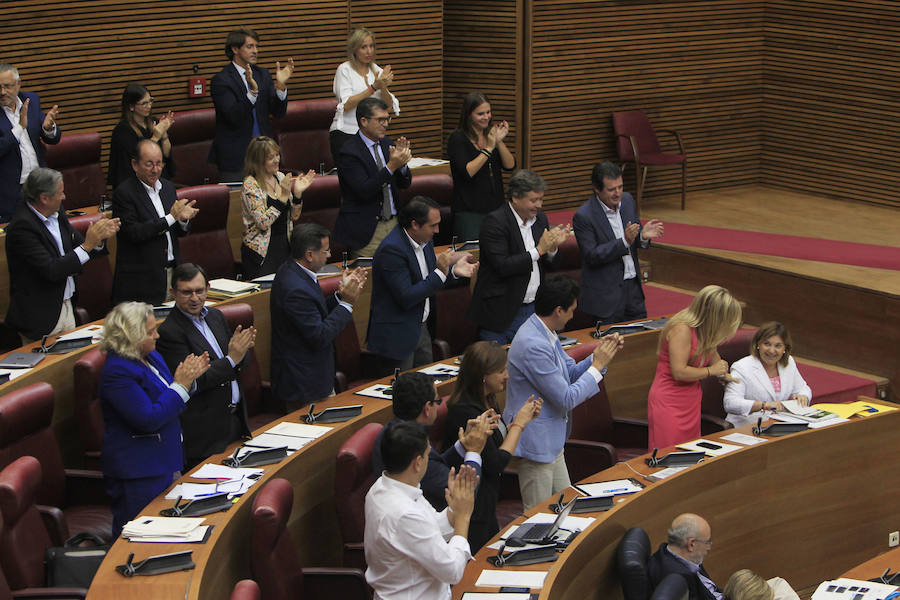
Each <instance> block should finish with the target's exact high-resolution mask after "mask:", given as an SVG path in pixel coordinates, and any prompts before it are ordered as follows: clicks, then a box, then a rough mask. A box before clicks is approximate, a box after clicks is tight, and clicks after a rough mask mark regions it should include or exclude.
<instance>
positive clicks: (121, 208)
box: [112, 139, 198, 305]
mask: <svg viewBox="0 0 900 600" xmlns="http://www.w3.org/2000/svg"><path fill="white" fill-rule="evenodd" d="M135 154H136V157H135V158H133V159H132V160H131V167H132V168H133V169H134V175H135V176H134V177H131V178H129V179H126V180H125V181H123V182H122V183H121V184H119V187H117V188H116V190H115V192H113V199H112V204H113V216H114V217H118V218H119V219H120V220H121V222H122V227H121V230H120V231H119V236H118V239H117V243H116V269H115V273H114V274H113V304H118V303H119V302H124V301H126V300H136V301H139V302H146V303H148V304H153V305H158V304H161V303H162V302H163V301H165V299H166V291H167V289H168V286H169V282H170V281H171V279H172V269H173V268H174V267H175V265H177V264H178V263H180V262H181V253H180V252H179V250H178V238H179V237H180V236H182V235H184V234H186V233H187V231H188V223H189V221H190V220H191V219H192V218H193V217H194V216H195V215H196V214H197V212H198V209H197V208H194V203H195V201H194V200H190V199H188V198H183V199H181V200H179V199H178V197H177V196H176V194H175V186H174V185H172V182H170V181H167V180H165V179H162V178H161V177H160V175H161V174H162V169H163V164H164V163H163V156H162V150H160V148H159V145H158V144H157V143H156V142H154V141H152V140H149V139H145V140H141V141H140V142H138V145H137V148H136V149H135Z"/></svg>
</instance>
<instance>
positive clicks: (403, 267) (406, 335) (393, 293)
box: [367, 225, 444, 360]
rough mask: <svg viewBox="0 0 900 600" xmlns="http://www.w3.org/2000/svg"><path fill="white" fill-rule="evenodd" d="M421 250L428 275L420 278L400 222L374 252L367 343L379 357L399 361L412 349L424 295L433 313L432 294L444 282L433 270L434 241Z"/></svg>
mask: <svg viewBox="0 0 900 600" xmlns="http://www.w3.org/2000/svg"><path fill="white" fill-rule="evenodd" d="M424 252H425V265H426V266H427V268H428V276H427V277H426V278H425V279H422V272H421V271H420V270H419V262H418V261H417V260H416V255H415V253H414V252H413V247H412V245H411V244H410V241H409V237H408V236H407V235H406V231H405V230H404V229H403V228H402V227H400V226H399V225H397V226H396V227H395V228H394V230H393V231H391V232H390V233H389V234H388V236H387V237H386V238H384V241H383V242H381V245H380V246H379V247H378V250H376V251H375V260H374V262H373V263H372V305H371V312H370V314H369V334H368V342H367V343H368V348H369V350H371V351H372V352H374V353H375V354H378V355H379V356H384V357H387V358H391V359H394V360H402V359H404V358H406V357H407V356H409V355H410V354H412V353H413V352H414V351H415V349H416V343H417V342H418V341H419V334H420V333H421V327H422V315H424V314H425V299H426V298H429V299H430V301H431V313H430V317H434V315H435V311H436V309H437V306H436V302H435V294H436V293H437V291H438V290H439V289H441V288H442V287H443V286H444V282H443V281H441V278H440V277H438V275H437V273H435V272H434V268H435V265H436V264H437V259H436V258H435V256H434V244H433V243H432V242H428V243H427V244H426V245H425V249H424ZM429 320H431V318H429Z"/></svg>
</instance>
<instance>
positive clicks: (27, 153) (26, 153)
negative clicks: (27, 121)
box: [3, 97, 56, 183]
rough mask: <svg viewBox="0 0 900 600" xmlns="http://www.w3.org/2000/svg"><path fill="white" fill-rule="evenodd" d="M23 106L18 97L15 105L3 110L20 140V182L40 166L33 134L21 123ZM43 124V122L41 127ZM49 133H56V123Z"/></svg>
mask: <svg viewBox="0 0 900 600" xmlns="http://www.w3.org/2000/svg"><path fill="white" fill-rule="evenodd" d="M23 106H24V103H23V102H22V99H21V98H18V97H17V98H16V105H15V107H13V108H9V107H7V106H4V107H3V112H4V113H6V118H7V119H9V122H10V124H11V125H12V134H13V137H15V138H16V140H17V141H18V142H19V154H21V155H22V174H21V176H20V177H19V183H25V180H26V179H27V178H28V174H29V173H31V172H32V171H34V170H35V169H36V168H38V166H39V165H38V158H37V153H36V152H35V150H34V146H33V145H32V144H31V136H29V135H28V131H27V130H25V129H22V125H20V124H19V118H20V116H21V114H22V107H23ZM43 126H44V125H43V123H41V127H43ZM47 134H48V135H51V136H53V135H56V125H54V126H53V129H51V130H50V131H48V132H47Z"/></svg>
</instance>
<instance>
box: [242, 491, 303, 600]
mask: <svg viewBox="0 0 900 600" xmlns="http://www.w3.org/2000/svg"><path fill="white" fill-rule="evenodd" d="M293 506H294V490H293V488H291V482H289V481H288V480H287V479H281V478H276V479H272V480H271V481H269V482H268V483H266V484H265V485H264V486H263V488H262V489H261V490H259V492H258V493H257V494H256V496H255V497H254V498H253V508H252V510H251V515H250V571H251V573H252V574H253V579H255V580H256V581H257V582H258V583H259V584H260V590H261V591H262V596H263V597H264V598H265V599H266V600H289V599H295V600H299V599H300V598H302V597H303V572H302V570H301V569H300V559H299V558H298V557H297V547H296V546H295V545H294V542H293V540H292V539H291V534H290V533H289V532H288V530H287V521H288V518H290V516H291V509H292V508H293Z"/></svg>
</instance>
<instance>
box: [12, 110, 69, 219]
mask: <svg viewBox="0 0 900 600" xmlns="http://www.w3.org/2000/svg"><path fill="white" fill-rule="evenodd" d="M19 99H20V100H22V102H23V103H24V102H25V100H26V99H31V104H29V105H28V137H30V138H31V145H32V146H34V153H35V154H36V155H37V160H38V166H41V167H46V166H47V160H46V159H45V158H44V144H42V143H41V140H43V141H44V143H46V144H58V143H59V138H60V137H61V136H62V131H61V130H60V128H59V125H57V126H56V135H54V136H53V137H51V136H48V135H47V134H46V133H44V113H43V112H41V100H40V98H38V95H37V94H35V93H33V92H19ZM21 178H22V152H21V150H20V149H19V140H17V139H16V136H14V135H13V132H12V123H10V122H9V119H7V118H6V113H3V114H0V222H3V223H6V222H8V221H9V220H10V219H12V217H13V215H14V214H15V213H16V208H18V206H19V205H20V204H21V203H22V185H21V184H20V183H19V180H20V179H21Z"/></svg>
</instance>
